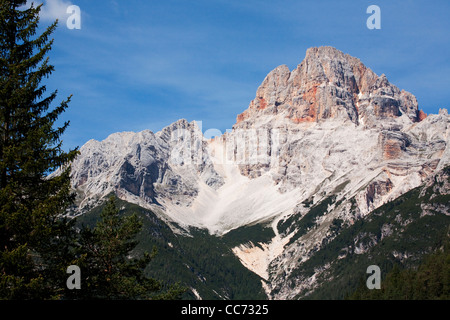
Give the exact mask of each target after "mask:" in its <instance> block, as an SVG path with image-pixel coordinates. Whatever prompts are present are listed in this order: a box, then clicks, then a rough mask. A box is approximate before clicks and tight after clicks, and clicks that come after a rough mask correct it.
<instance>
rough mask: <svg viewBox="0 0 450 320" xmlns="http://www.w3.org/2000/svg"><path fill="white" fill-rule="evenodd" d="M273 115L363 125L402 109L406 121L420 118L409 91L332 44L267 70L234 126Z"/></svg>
mask: <svg viewBox="0 0 450 320" xmlns="http://www.w3.org/2000/svg"><path fill="white" fill-rule="evenodd" d="M277 114H282V115H284V117H285V118H287V119H289V120H290V121H291V122H293V123H302V122H319V121H322V120H326V119H330V118H340V119H343V120H349V121H351V122H353V123H355V124H357V125H359V124H360V123H363V124H364V125H366V126H368V127H376V126H377V124H378V123H379V121H380V120H382V119H385V118H396V117H399V116H401V115H402V114H405V115H407V117H408V118H409V119H410V120H411V121H412V122H418V121H421V120H423V119H424V118H425V117H426V115H425V114H424V113H423V111H421V110H419V109H418V104H417V100H416V98H415V97H414V96H413V95H412V94H411V93H409V92H406V91H404V90H400V89H398V88H397V87H396V86H394V85H392V84H390V83H389V81H388V80H387V78H386V76H385V75H384V74H383V75H381V76H377V75H376V74H375V73H374V72H373V71H372V70H370V69H369V68H367V67H366V66H364V64H362V62H361V61H360V60H359V59H357V58H354V57H351V56H349V55H347V54H344V53H343V52H341V51H339V50H337V49H335V48H332V47H320V48H310V49H308V50H307V52H306V57H305V59H304V60H303V61H302V62H301V63H300V64H299V65H298V66H297V68H296V69H294V70H293V71H292V72H291V71H290V70H289V68H288V67H287V66H286V65H282V66H279V67H277V68H275V69H274V70H273V71H271V72H270V73H269V74H268V75H267V77H266V78H265V79H264V81H263V83H262V84H261V86H260V87H259V88H258V90H257V92H256V98H255V99H254V100H252V101H251V102H250V105H249V108H248V109H247V110H245V111H244V112H243V113H241V114H239V115H238V116H237V121H236V122H237V125H236V127H242V126H243V125H242V124H241V125H240V123H242V122H244V121H249V122H255V120H256V119H257V118H259V117H264V116H273V115H277Z"/></svg>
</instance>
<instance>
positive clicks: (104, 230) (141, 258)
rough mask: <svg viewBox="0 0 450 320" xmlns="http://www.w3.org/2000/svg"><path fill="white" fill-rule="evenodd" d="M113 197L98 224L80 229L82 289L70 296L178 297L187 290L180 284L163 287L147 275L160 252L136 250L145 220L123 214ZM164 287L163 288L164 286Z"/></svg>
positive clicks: (101, 297)
mask: <svg viewBox="0 0 450 320" xmlns="http://www.w3.org/2000/svg"><path fill="white" fill-rule="evenodd" d="M115 201H116V198H115V197H111V198H110V199H109V201H108V202H107V204H106V206H105V207H104V209H103V210H102V212H101V215H100V220H99V221H97V223H96V225H95V227H94V228H92V229H90V228H88V227H83V228H82V231H81V233H80V246H79V248H80V252H79V254H80V267H81V270H82V286H83V287H82V289H81V290H78V291H75V292H70V293H69V295H68V297H70V298H79V299H121V300H123V299H127V300H129V299H177V298H179V297H180V295H181V294H182V293H183V292H184V289H182V288H181V287H179V286H178V285H174V286H171V287H169V288H162V284H161V282H159V281H157V280H155V279H152V278H149V277H147V276H146V275H145V268H146V267H147V265H148V264H149V262H150V261H151V259H152V257H153V256H154V255H155V254H156V251H155V250H154V251H153V252H152V253H151V254H150V253H147V252H145V253H143V254H142V255H138V254H137V253H136V252H134V251H133V250H134V249H135V247H136V246H137V244H138V241H137V240H136V236H137V235H138V233H139V232H140V231H141V229H142V222H141V221H140V220H139V218H138V217H137V215H136V214H131V215H123V214H122V213H121V212H120V210H119V209H118V208H117V207H116V204H115ZM162 289H163V290H162Z"/></svg>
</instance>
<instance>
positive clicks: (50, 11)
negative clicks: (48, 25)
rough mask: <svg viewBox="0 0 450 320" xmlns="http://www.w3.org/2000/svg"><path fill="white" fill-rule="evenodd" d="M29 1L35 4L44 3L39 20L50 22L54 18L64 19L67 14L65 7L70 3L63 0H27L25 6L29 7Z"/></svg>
mask: <svg viewBox="0 0 450 320" xmlns="http://www.w3.org/2000/svg"><path fill="white" fill-rule="evenodd" d="M31 3H34V5H35V6H37V5H39V4H42V3H44V5H43V6H42V8H41V13H40V17H41V20H42V21H52V22H53V21H55V20H56V19H58V20H59V21H65V20H66V19H67V17H68V16H69V14H68V13H67V8H68V7H69V6H71V5H72V3H71V2H70V1H65V0H46V1H44V2H42V1H35V0H28V1H27V6H28V7H29V6H30V5H31Z"/></svg>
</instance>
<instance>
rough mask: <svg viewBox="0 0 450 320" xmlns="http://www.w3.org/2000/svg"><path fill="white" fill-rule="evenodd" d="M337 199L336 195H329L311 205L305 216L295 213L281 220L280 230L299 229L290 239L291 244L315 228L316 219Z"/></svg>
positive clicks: (287, 231)
mask: <svg viewBox="0 0 450 320" xmlns="http://www.w3.org/2000/svg"><path fill="white" fill-rule="evenodd" d="M335 200H336V196H329V197H327V198H325V199H323V200H322V201H320V202H319V203H317V204H315V205H313V206H312V207H310V210H309V211H308V213H306V214H305V215H304V216H301V217H299V215H293V216H291V217H289V218H288V219H286V220H285V221H280V222H279V223H278V226H277V228H278V230H279V232H280V233H289V232H290V231H291V230H295V229H297V230H298V231H297V232H296V233H295V235H294V236H293V237H292V238H291V239H290V240H289V244H292V243H294V242H295V240H297V239H299V238H300V237H301V236H303V235H305V234H306V233H307V232H308V231H309V230H310V229H311V228H314V227H315V226H316V219H317V218H319V217H321V216H323V215H325V214H327V212H328V206H329V205H330V204H332V203H333V202H334V201H335ZM305 203H307V204H308V207H309V206H310V205H311V202H305ZM305 203H304V204H305Z"/></svg>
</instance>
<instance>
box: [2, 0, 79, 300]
mask: <svg viewBox="0 0 450 320" xmlns="http://www.w3.org/2000/svg"><path fill="white" fill-rule="evenodd" d="M25 3H26V1H25V0H23V1H8V0H2V1H0V298H3V299H33V298H41V299H42V298H52V297H54V296H55V294H57V289H56V288H57V287H58V285H59V279H58V278H57V277H55V276H54V275H55V272H54V271H55V270H59V269H60V267H61V264H65V262H66V261H64V258H65V257H66V256H65V255H64V254H63V253H62V252H60V251H59V249H63V248H64V247H65V248H67V246H68V245H67V244H62V243H61V242H62V241H64V240H66V238H64V237H60V236H59V233H60V232H61V231H62V230H63V229H66V228H69V227H70V223H69V222H68V221H66V220H64V219H61V218H60V215H61V213H63V212H64V211H65V209H66V208H67V207H68V206H69V205H70V204H71V203H72V201H73V195H72V194H71V192H70V178H69V175H70V167H69V166H68V163H70V161H71V160H73V159H74V157H75V156H76V154H77V151H76V150H72V151H70V152H67V153H66V152H63V151H62V149H61V141H60V137H61V135H62V134H63V133H64V131H65V130H66V128H67V126H68V125H69V123H68V122H66V123H64V124H63V125H62V126H61V127H56V128H55V127H54V125H55V121H56V120H57V119H58V117H59V116H60V115H61V114H62V113H63V112H64V111H65V109H66V108H67V107H68V103H69V101H70V98H68V99H67V100H65V101H63V102H61V103H60V105H59V106H57V107H55V108H54V109H51V108H50V106H51V103H52V102H53V100H54V99H55V98H56V92H53V93H51V94H50V95H48V96H47V97H43V96H44V94H45V91H46V87H45V86H44V85H41V84H40V83H41V81H42V80H43V79H45V78H47V77H49V76H50V74H51V73H52V71H53V66H51V65H50V64H49V63H48V58H46V55H47V53H48V52H49V51H50V49H51V46H52V42H53V40H49V37H50V35H51V34H52V33H53V31H54V30H55V28H56V22H55V23H53V24H52V25H51V26H49V27H48V28H47V29H46V30H45V31H44V32H43V33H42V34H41V35H39V36H35V34H36V31H37V26H38V22H39V11H40V6H39V7H37V8H35V7H33V6H32V7H31V8H29V9H19V8H20V7H21V6H22V5H24V4H25ZM60 167H62V168H64V170H62V173H61V174H60V175H58V176H55V177H52V178H48V177H47V176H48V173H50V172H53V171H55V170H56V169H58V168H60ZM55 246H56V247H55ZM50 248H53V249H50ZM60 254H61V256H59V255H60ZM51 255H53V257H57V256H58V258H59V259H50V260H47V259H46V258H45V257H50V256H51ZM56 260H58V261H59V262H58V263H54V262H55V261H56ZM49 262H51V263H49Z"/></svg>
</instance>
